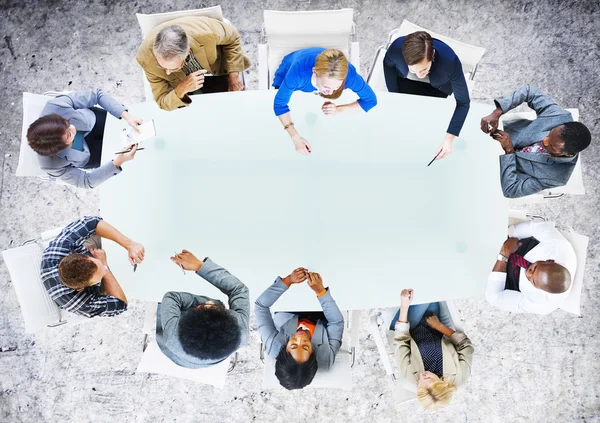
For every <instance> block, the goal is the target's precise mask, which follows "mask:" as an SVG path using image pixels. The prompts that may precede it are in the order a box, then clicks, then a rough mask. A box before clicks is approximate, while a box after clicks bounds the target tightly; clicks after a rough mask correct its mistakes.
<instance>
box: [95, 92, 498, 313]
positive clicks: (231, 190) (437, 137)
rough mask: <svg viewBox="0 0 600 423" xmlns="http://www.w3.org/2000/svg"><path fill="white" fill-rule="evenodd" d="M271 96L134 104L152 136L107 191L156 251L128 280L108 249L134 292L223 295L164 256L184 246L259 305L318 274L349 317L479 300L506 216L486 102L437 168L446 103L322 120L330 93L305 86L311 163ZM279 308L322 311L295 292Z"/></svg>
mask: <svg viewBox="0 0 600 423" xmlns="http://www.w3.org/2000/svg"><path fill="white" fill-rule="evenodd" d="M274 95H275V91H272V90H271V91H248V92H241V93H223V94H211V95H203V96H195V97H194V99H193V103H192V105H191V106H190V107H187V108H182V109H178V110H176V111H172V112H165V111H162V110H160V109H159V108H158V107H157V106H156V104H154V103H140V104H133V105H129V110H130V112H131V113H132V114H133V115H135V116H139V117H142V118H143V119H145V120H148V119H154V121H155V126H156V132H157V137H156V138H155V139H152V140H149V141H147V142H146V143H145V145H144V148H145V150H143V151H139V152H138V153H137V155H136V158H135V160H133V161H130V162H127V163H125V164H124V166H123V167H124V171H123V172H122V173H121V174H120V175H118V176H117V177H114V178H111V179H110V180H109V181H107V182H105V183H104V184H102V185H101V187H100V200H101V201H100V204H101V208H100V210H101V214H102V216H103V218H104V219H105V220H106V221H107V222H109V223H111V224H112V225H113V226H115V227H116V228H117V229H119V230H120V231H121V232H123V233H124V234H125V235H127V236H129V237H130V238H132V239H134V240H136V241H138V242H140V243H142V244H143V245H144V246H145V249H146V256H145V261H144V263H142V264H141V265H139V266H138V269H137V272H136V273H133V271H132V268H131V266H130V265H129V263H128V262H127V260H126V253H125V251H124V250H123V249H121V248H120V247H119V246H117V245H116V244H114V243H111V242H106V243H105V248H106V251H107V256H108V260H109V264H110V266H111V269H112V270H113V272H114V274H115V276H116V278H117V280H118V281H119V282H120V283H121V285H122V287H123V289H124V291H125V293H126V294H127V296H128V297H130V298H136V299H142V300H150V301H160V300H161V298H162V296H163V295H164V294H165V292H167V291H171V290H174V291H187V292H192V293H198V294H203V295H208V296H213V297H216V298H220V299H224V298H225V297H224V296H223V295H222V294H220V292H219V291H218V290H216V289H215V288H213V287H212V286H211V285H210V284H209V283H207V282H205V281H204V280H203V279H201V278H200V277H198V276H196V275H194V274H193V273H192V272H187V274H186V275H184V274H183V272H182V271H181V269H180V268H179V267H177V266H176V265H175V264H173V263H172V262H171V261H170V260H169V256H171V255H173V253H174V251H175V250H177V251H180V250H181V249H187V250H190V251H192V252H193V253H195V254H196V255H197V256H198V257H199V258H203V257H205V256H209V257H210V258H211V259H213V260H214V261H215V262H216V263H218V264H220V265H222V266H223V267H225V268H226V269H228V270H229V271H230V272H231V273H233V274H234V275H236V276H237V277H239V278H240V279H241V280H242V281H243V282H244V283H245V284H246V285H247V286H248V287H249V289H250V293H251V300H252V302H254V300H255V299H256V298H257V297H258V296H259V295H260V294H261V293H262V292H263V290H265V289H266V288H267V287H268V286H269V285H270V284H271V283H272V282H273V281H274V280H275V277H276V276H277V275H281V276H286V275H287V274H288V273H290V272H291V271H292V270H293V269H295V268H296V267H299V266H304V267H306V268H308V269H309V270H310V271H315V272H319V273H320V274H321V275H322V277H323V280H324V283H325V285H326V286H329V287H330V289H331V292H332V295H333V298H334V299H335V300H336V301H337V303H338V305H339V306H340V308H341V309H365V308H379V307H389V306H397V305H399V298H400V291H401V289H402V288H414V289H415V301H414V303H423V302H431V301H437V300H444V299H451V298H460V297H468V296H478V295H482V294H483V293H484V290H485V285H486V281H487V276H488V273H489V272H490V270H491V268H492V266H493V264H494V261H495V258H496V255H497V252H498V250H499V248H500V246H501V244H502V241H503V240H504V239H505V238H506V226H507V212H508V203H507V200H506V199H505V198H504V197H503V196H502V191H501V188H500V182H499V162H498V155H499V153H501V148H500V146H499V145H498V143H497V142H495V141H493V140H492V139H491V138H490V137H489V136H487V135H485V134H483V133H482V132H481V131H480V129H479V120H480V118H481V117H482V116H485V115H487V114H488V113H489V111H490V109H491V107H492V106H491V105H483V104H476V103H471V109H470V113H469V116H468V118H467V120H466V122H465V125H464V127H463V130H462V132H461V136H460V138H458V139H456V140H455V142H454V152H453V153H452V154H451V155H450V156H449V157H448V158H446V159H444V160H441V161H436V162H434V163H433V164H432V165H431V166H430V167H427V163H428V162H429V161H430V160H431V159H432V157H433V156H434V154H435V152H436V151H437V148H438V147H439V145H440V143H441V142H442V140H443V137H444V134H445V132H446V128H447V125H448V122H449V119H450V116H451V115H452V113H453V110H454V106H455V103H454V100H453V99H452V98H450V99H437V98H429V97H418V96H408V95H400V94H391V93H378V101H379V103H378V105H377V106H376V107H375V108H373V109H372V110H371V111H369V112H368V113H363V112H359V113H351V114H347V115H341V114H340V115H336V116H325V115H323V114H322V112H321V110H320V107H321V104H322V103H323V101H324V99H322V98H320V97H318V96H316V95H313V94H304V93H299V92H297V93H295V94H294V96H293V98H292V101H291V103H290V107H291V110H292V116H293V119H294V122H295V125H296V128H297V129H298V131H299V132H300V134H301V135H303V136H304V138H306V139H307V140H308V141H309V143H311V145H312V148H313V152H312V154H311V155H310V156H301V155H299V154H297V153H296V152H295V151H294V148H293V144H292V141H291V140H290V139H289V137H288V135H287V133H286V132H285V131H284V130H283V129H282V126H281V124H280V123H279V120H278V119H277V118H276V117H275V115H274V113H273V110H272V104H273V97H274ZM354 98H356V97H355V95H354V94H353V93H352V92H347V93H345V94H344V96H343V97H342V99H341V100H342V101H351V100H353V99H354ZM124 126H125V123H124V122H123V121H119V120H117V119H114V118H109V119H108V120H107V124H106V129H105V141H104V150H103V161H106V160H109V158H112V157H114V153H115V152H116V151H119V150H120V149H121V141H120V137H119V132H120V131H121V130H122V128H123V127H124ZM273 308H274V309H276V310H318V309H320V306H319V303H318V301H317V299H316V297H315V295H314V294H313V292H312V291H311V290H310V289H309V287H308V286H306V284H301V285H298V286H293V287H292V289H291V290H290V292H287V293H285V294H284V295H283V296H282V297H281V298H280V300H279V301H278V302H277V303H276V304H275V306H274V307H273Z"/></svg>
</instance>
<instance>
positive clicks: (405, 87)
mask: <svg viewBox="0 0 600 423" xmlns="http://www.w3.org/2000/svg"><path fill="white" fill-rule="evenodd" d="M398 87H399V91H398V92H399V93H402V94H413V95H422V96H426V97H440V98H447V97H448V94H446V93H445V92H443V91H440V90H438V89H437V88H435V87H433V86H432V85H431V84H429V83H427V82H420V81H413V80H412V79H408V78H402V77H401V76H399V77H398Z"/></svg>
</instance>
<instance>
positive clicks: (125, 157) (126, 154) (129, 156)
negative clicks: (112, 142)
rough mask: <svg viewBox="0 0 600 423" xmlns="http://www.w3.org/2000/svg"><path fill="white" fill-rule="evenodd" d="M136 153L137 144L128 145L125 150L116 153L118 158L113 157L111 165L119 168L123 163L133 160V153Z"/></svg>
mask: <svg viewBox="0 0 600 423" xmlns="http://www.w3.org/2000/svg"><path fill="white" fill-rule="evenodd" d="M136 151H137V144H130V145H128V146H127V147H126V148H125V150H123V151H121V152H119V153H117V154H118V156H117V157H115V159H114V160H113V163H114V164H115V166H116V167H121V165H122V164H123V163H125V162H128V161H129V160H133V158H134V157H135V153H136Z"/></svg>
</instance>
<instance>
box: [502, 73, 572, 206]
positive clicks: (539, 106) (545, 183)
mask: <svg viewBox="0 0 600 423" xmlns="http://www.w3.org/2000/svg"><path fill="white" fill-rule="evenodd" d="M495 102H496V105H497V106H500V107H501V108H502V112H503V113H506V112H508V111H509V110H511V109H514V108H515V107H517V106H518V105H520V104H521V103H523V102H527V105H528V106H529V107H530V108H532V109H533V110H535V112H536V114H537V117H536V119H535V120H533V121H529V120H517V121H512V122H507V123H506V124H505V125H504V130H505V131H506V132H508V134H509V135H510V137H511V139H512V143H513V146H514V147H515V149H517V148H523V147H526V146H528V145H531V144H533V143H536V142H538V141H541V140H543V139H544V138H545V137H546V136H547V135H548V133H549V132H550V130H552V129H553V128H556V127H557V126H560V125H562V124H563V123H567V122H572V121H573V117H572V116H571V113H569V112H568V111H566V110H565V109H563V108H561V107H559V106H558V105H557V104H556V103H555V102H554V100H552V98H551V97H550V96H549V95H547V94H544V93H543V92H541V91H540V90H539V89H538V88H534V87H532V86H530V85H524V86H522V87H520V88H518V89H517V90H515V92H513V93H512V94H508V95H506V96H504V97H501V98H498V99H496V100H495ZM578 156H579V155H578V154H577V155H575V156H574V157H551V156H547V155H544V154H536V153H523V152H518V153H514V154H504V155H502V156H500V184H501V185H502V192H503V193H504V196H505V197H508V198H518V197H524V196H526V195H531V194H535V193H537V192H540V191H542V190H544V189H547V188H552V187H558V186H562V185H565V184H566V183H567V182H568V181H569V177H570V176H571V173H572V172H573V169H574V168H575V164H576V163H577V158H578Z"/></svg>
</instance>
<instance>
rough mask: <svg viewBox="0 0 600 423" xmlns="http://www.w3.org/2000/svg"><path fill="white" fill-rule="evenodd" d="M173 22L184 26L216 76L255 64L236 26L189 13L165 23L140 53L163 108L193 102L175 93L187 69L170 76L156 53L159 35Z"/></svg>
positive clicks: (206, 66)
mask: <svg viewBox="0 0 600 423" xmlns="http://www.w3.org/2000/svg"><path fill="white" fill-rule="evenodd" d="M171 25H177V26H180V27H181V28H183V30H184V31H185V33H186V34H187V36H188V39H189V42H190V49H191V50H192V52H193V53H194V56H196V59H198V62H200V65H202V67H203V68H204V69H207V70H208V71H209V72H211V73H212V74H213V75H227V74H229V73H231V72H242V71H244V70H246V69H248V68H249V67H250V66H251V62H250V59H249V58H248V57H246V56H244V52H243V50H242V47H241V45H240V34H239V33H238V31H237V29H235V28H234V27H233V26H231V25H229V24H226V23H225V22H222V21H220V20H217V19H213V18H208V17H204V16H189V17H185V18H178V19H173V20H172V21H168V22H165V23H163V24H161V25H159V26H157V27H156V28H154V29H153V30H152V32H150V33H149V34H148V36H146V38H145V39H144V42H143V43H142V45H141V46H140V48H139V49H138V52H137V56H136V60H137V61H138V63H139V64H140V66H141V67H142V68H143V69H144V72H145V74H146V78H147V79H148V82H150V86H151V87H152V94H153V95H154V100H155V101H156V102H157V103H158V106H159V107H160V108H161V109H164V110H174V109H176V108H179V107H183V106H187V105H189V104H190V103H191V102H192V100H191V98H190V97H188V96H187V95H186V96H184V98H183V99H180V98H179V97H177V95H176V94H175V92H174V89H175V88H176V87H177V86H178V85H179V84H180V83H181V81H183V80H184V79H185V77H186V75H185V73H184V72H183V70H179V71H177V72H172V73H171V74H170V75H167V72H166V71H165V70H164V69H163V68H161V67H160V66H159V65H158V62H157V61H156V58H155V57H154V53H153V52H152V47H153V46H154V40H155V39H156V35H157V34H158V33H159V32H160V31H161V30H162V29H163V28H165V27H167V26H171Z"/></svg>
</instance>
